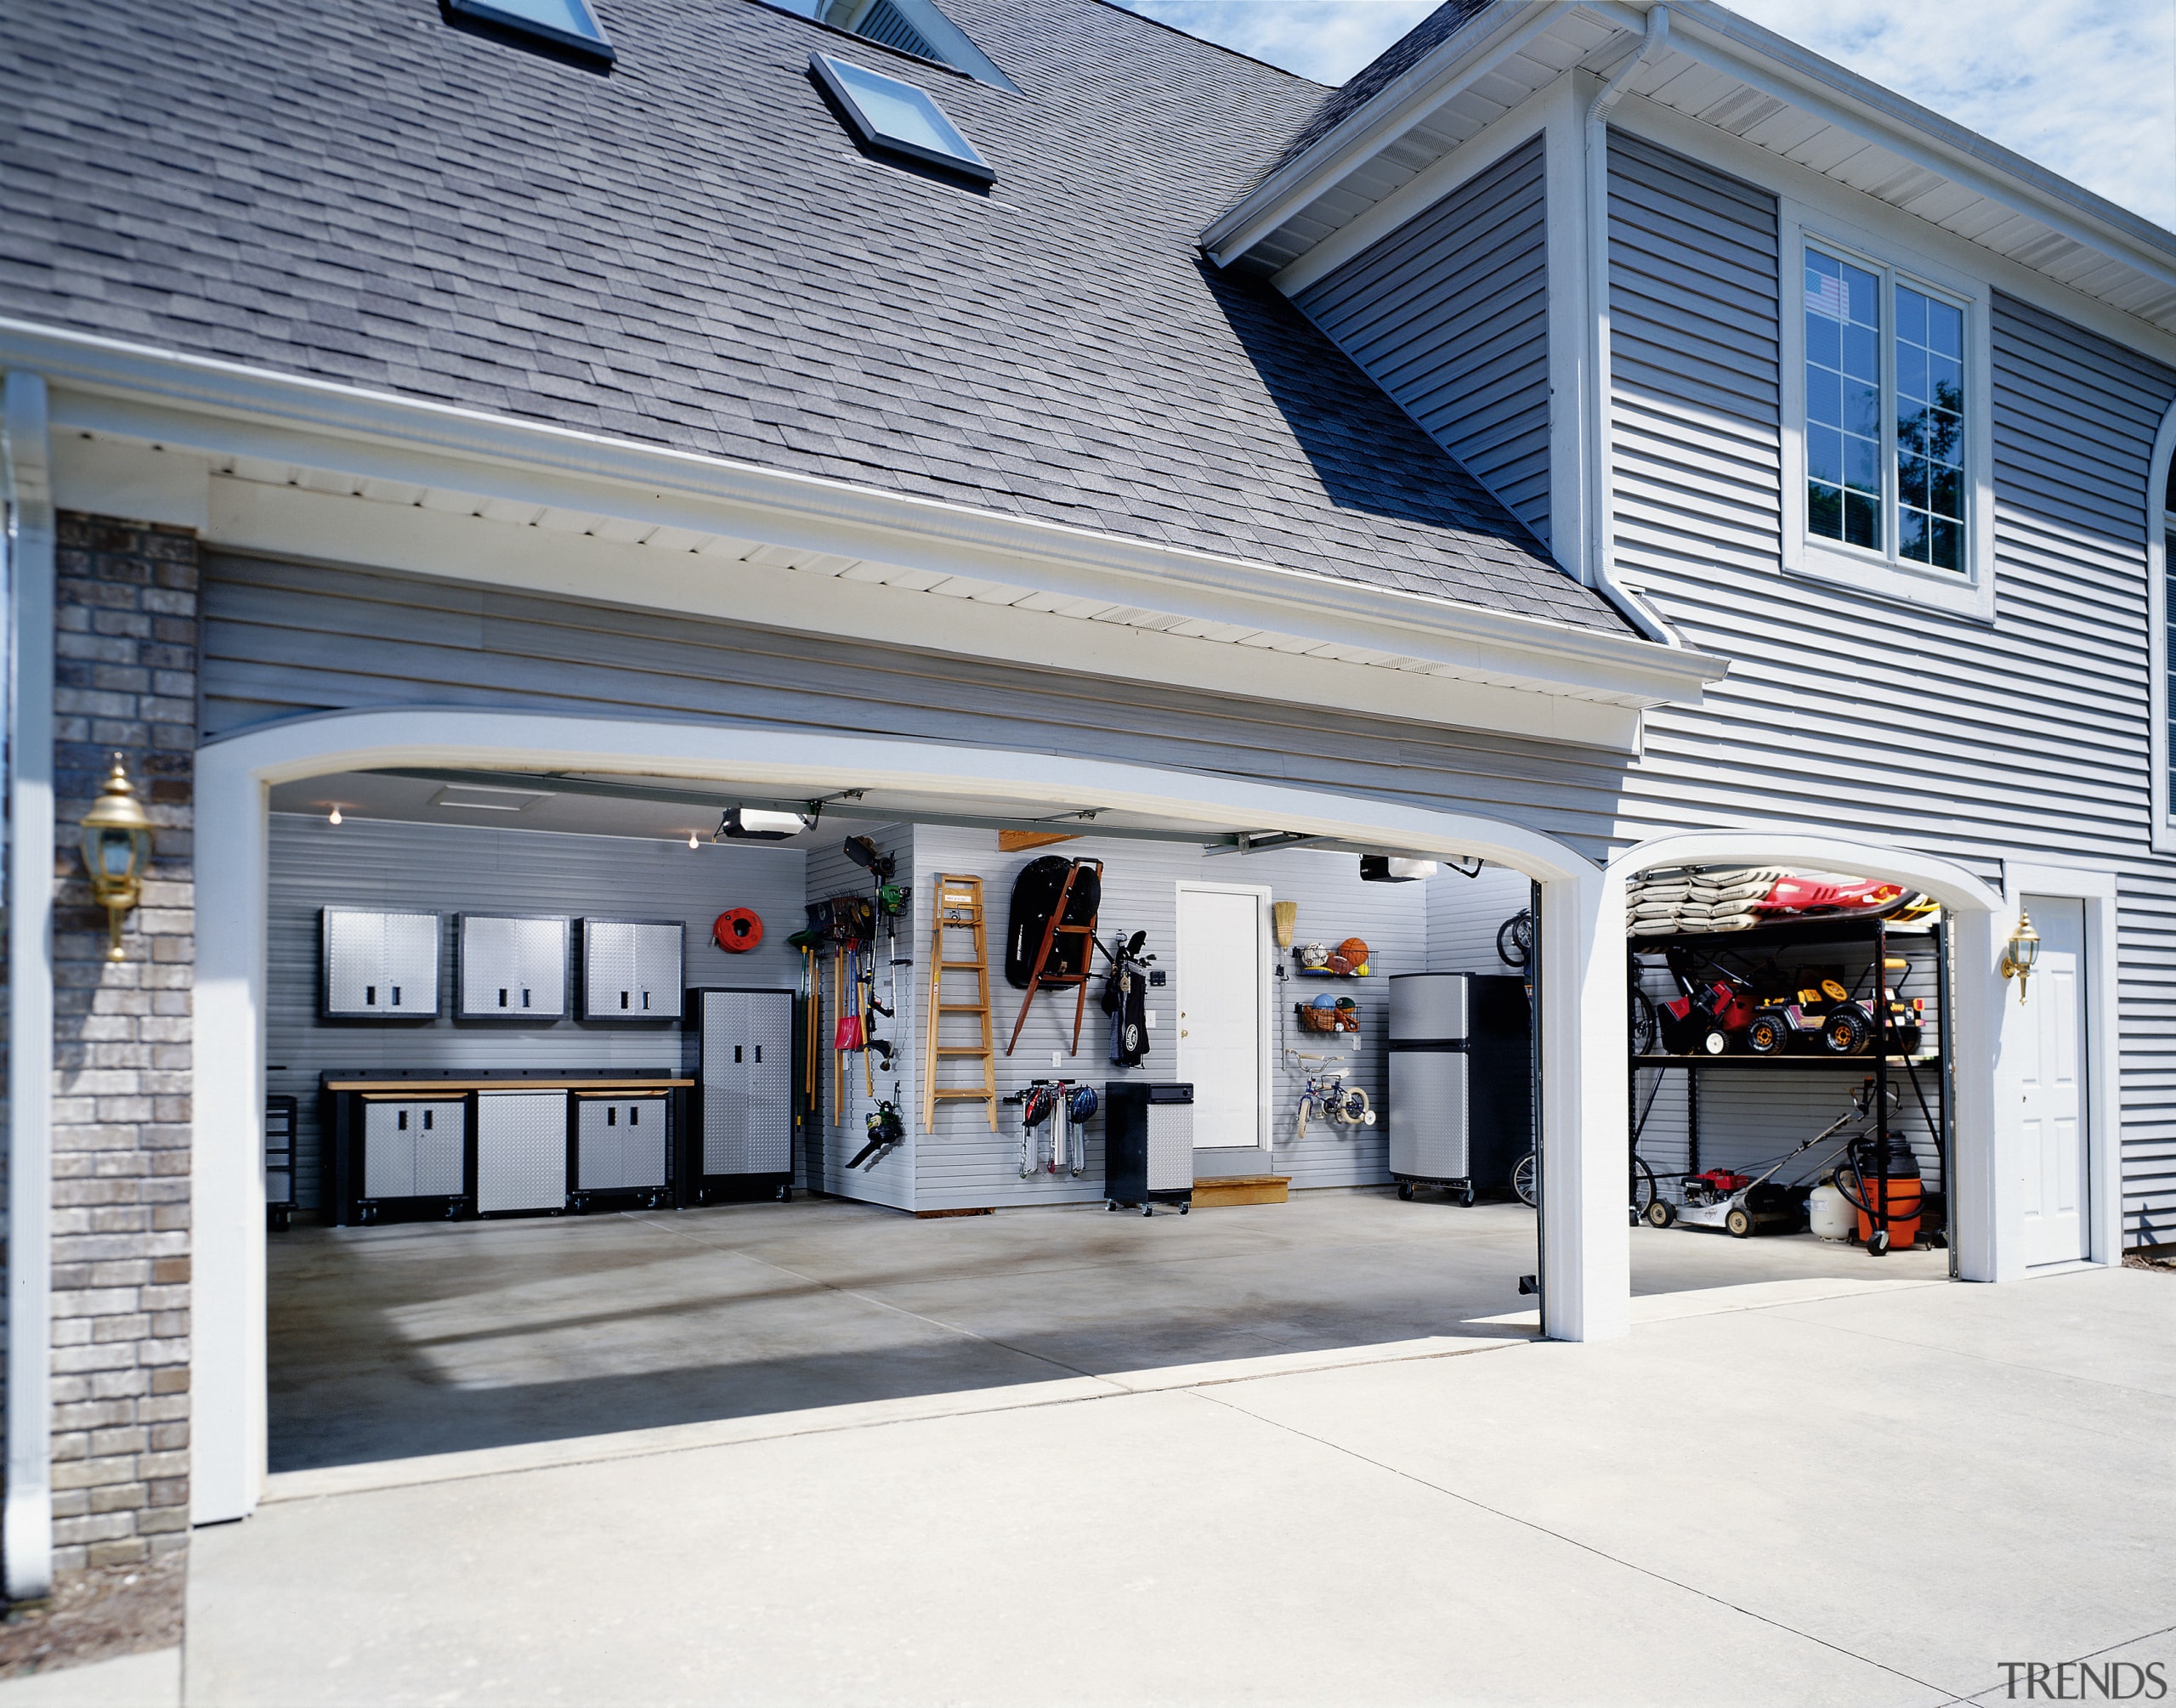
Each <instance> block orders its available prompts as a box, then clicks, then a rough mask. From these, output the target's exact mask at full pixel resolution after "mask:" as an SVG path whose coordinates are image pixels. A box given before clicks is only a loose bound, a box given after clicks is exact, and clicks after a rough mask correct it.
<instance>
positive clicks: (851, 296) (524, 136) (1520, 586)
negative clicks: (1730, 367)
mask: <svg viewBox="0 0 2176 1708" xmlns="http://www.w3.org/2000/svg"><path fill="white" fill-rule="evenodd" d="M948 9H949V10H950V11H951V12H952V14H953V15H954V16H955V18H956V19H957V20H958V21H959V22H960V24H961V26H962V27H963V28H965V29H966V31H968V32H969V33H970V34H971V35H972V36H973V37H975V39H976V40H977V42H978V43H979V44H980V45H981V46H982V48H983V50H984V51H985V52H987V53H989V54H990V55H991V56H992V57H993V58H994V59H996V60H997V62H998V63H999V64H1000V65H1003V66H1004V67H1005V69H1006V72H1007V73H1008V74H1009V75H1010V76H1012V78H1013V79H1014V80H1015V81H1016V82H1017V83H1018V84H1019V85H1020V87H1021V88H1022V89H1023V91H1024V93H1022V94H1018V95H1014V94H1009V93H1004V92H1002V91H1000V90H996V89H993V88H988V87H986V86H984V85H983V84H979V83H977V82H972V81H970V80H968V79H966V78H965V77H961V76H954V75H952V74H950V73H949V72H946V71H942V70H939V69H938V68H934V67H932V66H930V65H926V64H924V63H923V62H921V61H918V60H915V59H909V58H906V57H904V56H900V55H896V54H892V53H890V52H888V51H887V50H886V49H884V48H879V47H876V46H875V45H874V44H871V43H865V42H859V41H853V40H849V39H847V38H845V37H841V36H839V35H837V34H836V33H835V32H832V31H825V30H824V29H822V28H820V27H819V26H817V25H812V24H809V23H808V22H806V21H804V20H801V19H799V18H797V17H794V16H792V15H791V14H784V13H780V12H778V11H774V10H772V9H770V8H768V7H765V6H762V5H759V4H757V3H755V0H598V14H599V16H600V18H601V20H602V22H603V23H604V28H605V30H606V31H607V33H608V34H609V36H610V37H611V38H612V40H613V42H614V44H615V46H616V47H617V48H618V49H619V53H620V59H619V63H618V65H617V66H616V67H615V69H614V70H613V71H612V72H611V73H610V75H609V76H606V75H603V74H601V73H598V72H595V71H587V70H583V69H580V68H578V67H576V66H575V65H572V64H569V63H564V62H561V61H558V60H555V59H551V58H548V57H546V56H544V55H541V54H536V53H533V52H529V51H525V50H524V49H521V48H516V47H512V46H509V45H507V44H506V43H505V42H501V41H498V40H494V39H490V38H487V37H482V36H479V35H477V34H474V33H472V32H469V31H463V30H460V29H456V28H453V27H450V26H449V25H447V24H445V22H444V21H442V20H441V18H440V15H439V10H438V8H437V7H436V6H435V5H434V4H433V3H432V0H343V3H342V4H340V5H338V6H321V5H297V4H294V3H292V0H99V3H97V4H95V5H85V4H82V3H81V0H14V3H13V4H11V5H9V6H8V7H6V8H0V77H4V79H5V81H6V82H7V85H8V88H9V89H10V91H11V99H10V100H9V101H8V103H7V105H8V108H9V109H10V111H9V113H8V115H7V116H5V117H0V314H8V315H12V316H15V317H19V318H22V319H26V320H37V321H42V322H45V323H48V324H54V325H65V326H70V327H77V328H83V329H88V330H91V331H97V332H100V333H103V334H105V335H108V336H111V337H120V338H124V339H131V340H137V341H141V342H152V343H157V344H163V345H171V346H174V347H178V348H181V349H184V350H187V351H190V352H193V353H201V354H206V355H210V356H216V357H221V358H225V359H233V360H237V361H242V362H246V363H251V364H255V365H262V366H264V367H268V368H271V369H275V370H281V371H285V372H290V373H296V374H305V375H311V376H320V377H325V378H330V379H335V380H339V381H343V382H350V383H354V384H358V385H362V386H366V387H379V388H383V389H388V390H391V391H394V392H398V393H405V394H407V395H410V396H413V397H419V398H428V399H439V400H443V401H445V402H449V403H455V404H463V405H467V406H470V407H474V408H479V409H484V410H494V411H500V412H503V413H505V414H507V415H509V416H520V417H528V418H532V419H539V420H547V421H554V422H558V423H561V424H564V425H569V426H573V427H581V428H585V429H589V430H594V431H598V432H603V433H613V434H618V435H622V436H625V437H626V438H632V439H638V440H644V441H650V442H655V443H660V444H670V445H672V446H676V447H679V448H683V449H687V450H696V451H700V452H706V453H712V454H716V455H723V456H728V457H733V458H737V459H742V460H745V461H751V462H755V463H758V464H762V465H766V466H768V467H779V468H785V469H791V470H794V471H796V472H807V473H810V474H816V475H822V476H828V477H831V478H838V479H842V480H847V481H852V482H856V483H859V484H864V485H868V486H871V487H879V488H884V489H892V490H896V491H900V492H905V493H912V494H916V495H926V496H928V497H932V498H938V499H943V500H947V501H954V502H958V503H963V504H968V505H972V506H978V507H982V508H985V509H990V510H997V511H1003V512H1012V513H1014V514H1017V515H1020V516H1023V517H1034V518H1040V519H1045V520H1049V521H1054V522H1060V523H1074V524H1078V525H1080V526H1084V527H1087V528H1091V529H1102V530H1107V531H1108V532H1111V533H1114V534H1123V535H1127V536H1130V537H1136V538H1142V539H1146V540H1152V541H1157V542H1162V543H1166V544H1170V545H1175V546H1185V547H1189V548H1194V549H1199V550H1204V551H1215V552H1224V553H1230V554H1235V555H1238V556H1241V557H1248V558H1252V559H1255V560H1260V561H1266V562H1269V563H1276V564H1278V565H1282V566H1283V567H1286V568H1296V569H1302V570H1307V571H1312V572H1314V573H1317V574H1323V575H1328V576H1334V577H1340V578H1345V579H1349V580H1355V581H1363V582H1368V583H1373V584H1378V585H1391V586H1397V587H1402V588H1407V589H1411V590H1414V591H1421V592H1426V593H1431V594H1436V595H1441V596H1444V597H1450V598H1453V599H1456V600H1458V601H1460V602H1465V603H1469V604H1473V605H1478V606H1482V607H1487V608H1493V609H1496V610H1502V611H1510V612H1516V613H1521V614H1530V615H1533V616H1539V617H1544V618H1550V619H1555V620H1557V621H1560V622H1562V623H1566V624H1570V625H1576V626H1578V627H1582V628H1587V629H1593V630H1601V631H1613V632H1625V625H1624V623H1623V619H1621V618H1620V617H1619V616H1618V614H1617V613H1615V612H1614V611H1613V610H1612V608H1610V607H1608V606H1607V605H1606V603H1605V602H1602V601H1601V599H1599V598H1598V597H1596V596H1595V594H1594V593H1592V592H1591V591H1589V590H1587V589H1584V588H1582V587H1580V586H1578V585H1577V584H1576V583H1574V582H1573V581H1572V580H1570V579H1569V578H1568V577H1567V576H1566V575H1564V574H1562V573H1561V572H1560V571H1559V570H1558V569H1556V568H1555V566H1554V565H1552V564H1551V563H1550V562H1549V561H1548V560H1547V558H1546V557H1545V556H1544V554H1543V552H1542V551H1541V549H1540V548H1539V546H1538V545H1537V544H1536V543H1535V542H1534V541H1533V539H1532V537H1531V536H1530V535H1528V534H1527V533H1526V532H1525V530H1524V529H1522V528H1521V526H1520V525H1519V524H1518V523H1516V521H1514V520H1513V519H1512V518H1511V517H1510V515H1509V513H1508V512H1505V511H1504V508H1503V506H1501V505H1500V504H1499V503H1497V502H1496V501H1495V500H1494V499H1493V497H1492V496H1491V495H1489V494H1487V492H1486V491H1485V490H1483V489H1482V488H1481V487H1480V486H1479V485H1478V484H1476V482H1474V481H1473V480H1472V479H1471V478H1470V477H1469V476H1468V475H1467V474H1466V473H1465V471H1464V470H1463V469H1461V468H1460V467H1458V465H1457V464H1456V463H1454V462H1453V461H1451V460H1450V459H1449V458H1448V456H1447V455H1445V454H1444V453H1443V452H1442V450H1439V449H1438V448H1437V447H1436V444H1434V442H1433V441H1431V439H1429V438H1427V437H1426V436H1425V434H1424V433H1421V432H1420V430H1419V428H1418V427H1415V426H1414V424H1413V423H1412V422H1411V421H1409V420H1408V418H1407V417H1406V416H1404V415H1403V414H1402V413H1401V412H1400V411H1399V410H1397V408H1396V407H1395V406H1394V405H1393V404H1391V403H1390V401H1389V400H1388V399H1385V397H1384V396H1383V395H1382V394H1381V393H1380V392H1379V391H1378V390H1377V389H1376V388H1375V387H1374V386H1373V385H1372V384H1371V383H1370V382H1368V380H1367V379H1366V378H1365V377H1364V376H1362V375H1361V374H1360V373H1359V371H1358V370H1357V369H1355V368H1354V367H1353V366H1352V365H1351V364H1350V363H1349V362H1348V361H1346V359H1345V358H1344V357H1343V356H1342V355H1340V353H1338V352H1337V351H1336V350H1335V349H1334V347H1332V346H1330V345H1329V343H1328V342H1326V341H1325V340H1324V339H1323V337H1321V335H1320V334H1319V333H1317V331H1315V330H1314V329H1313V328H1312V326H1311V325H1308V323H1307V322H1306V320H1304V319H1302V318H1301V317H1300V315H1299V314H1298V313H1297V312H1296V311H1295V310H1294V309H1293V308H1291V307H1290V306H1289V304H1287V303H1284V302H1283V299H1282V298H1280V297H1276V296H1275V295H1274V293H1272V292H1269V291H1266V289H1265V288H1264V287H1261V286H1253V285H1249V284H1246V283H1244V282H1242V281H1239V280H1233V279H1230V278H1227V277H1224V276H1221V275H1219V274H1216V273H1215V270H1214V269H1211V268H1210V267H1208V266H1207V265H1206V263H1204V262H1203V261H1202V260H1201V258H1200V257H1199V256H1198V253H1197V252H1196V251H1195V249H1194V247H1193V234H1194V233H1196V232H1198V230H1199V229H1201V227H1202V225H1203V224H1204V223H1205V222H1206V221H1207V220H1208V219H1209V218H1210V217H1211V216H1212V215H1213V214H1215V212H1217V210H1218V209H1220V208H1221V207H1222V206H1226V205H1227V204H1228V203H1229V202H1230V201H1232V200H1233V199H1234V198H1235V197H1236V196H1237V195H1238V194H1239V192H1240V191H1241V190H1243V189H1244V188H1245V187H1246V186H1247V185H1248V184H1251V183H1253V182H1255V180H1256V179H1257V178H1259V177H1260V176H1261V172H1262V170H1263V167H1264V166H1265V164H1266V162H1267V161H1269V160H1270V159H1271V158H1272V157H1273V156H1275V155H1276V154H1277V153H1278V150H1280V149H1282V148H1283V146H1284V144H1285V143H1286V141H1287V140H1288V139H1289V138H1291V137H1292V136H1293V135H1294V133H1295V131H1297V130H1298V129H1299V127H1300V126H1302V125H1303V124H1304V123H1306V121H1307V119H1308V117H1309V116H1310V115H1311V114H1312V113H1313V112H1315V111H1316V110H1317V108H1318V107H1319V105H1321V102H1322V99H1323V91H1322V89H1321V88H1320V87H1319V86H1317V85H1315V84H1312V83H1309V82H1306V81H1304V80H1303V79H1300V78H1297V77H1293V76H1288V75H1286V74H1284V73H1283V72H1279V71H1273V70H1272V69H1271V68H1269V67H1267V66H1264V65H1259V64H1257V63H1255V62H1254V61H1252V60H1249V59H1244V58H1242V57H1240V56H1238V55H1237V54H1229V53H1227V52H1225V51H1223V50H1221V49H1220V48H1214V47H1211V46H1210V45H1208V44H1206V43H1204V42H1196V41H1194V40H1193V39H1192V38H1190V37H1186V36H1183V35H1180V34H1178V33H1176V32H1175V31H1170V30H1167V29H1164V28H1163V27H1161V26H1159V25H1154V24H1153V23H1151V22H1149V21H1148V20H1145V19H1142V18H1139V17H1137V16H1136V15H1134V14H1131V13H1130V12H1127V11H1125V10H1123V9H1120V8H1117V7H1114V6H1109V5H1106V4H1102V3H1100V0H956V3H955V4H953V5H952V6H950V7H949V8H948ZM811 48H823V49H825V51H827V52H830V53H834V54H841V55H842V56H844V57H847V58H849V59H857V60H859V62H861V63H863V64H864V65H870V66H872V67H875V68H876V69H879V70H882V71H888V72H891V73H893V74H895V75H900V76H907V77H909V78H910V79H911V80H912V81H914V82H917V83H919V84H920V85H921V87H923V88H926V89H928V90H929V91H930V92H931V93H933V94H935V95H936V96H937V98H938V100H939V101H940V102H941V103H942V104H943V105H944V107H945V108H946V110H948V111H949V113H950V115H951V116H952V118H953V120H954V122H955V123H956V124H958V125H959V126H960V127H961V129H962V130H963V131H964V132H965V133H966V135H967V136H968V138H969V139H971V140H972V142H973V143H974V144H975V146H976V147H977V148H978V149H979V150H981V151H982V152H983V155H984V156H987V157H988V158H989V161H991V162H992V163H993V164H994V165H995V167H996V168H997V171H998V174H999V176H998V182H997V184H996V185H995V189H994V190H993V191H992V192H991V193H990V194H989V195H979V194H977V193H975V192H973V191H972V190H971V189H966V188H963V187H961V186H960V185H958V184H953V183H949V182H945V181H943V180H942V179H941V178H939V177H938V176H937V175H935V174H933V173H932V174H923V173H919V172H915V171H912V170H906V169H902V168H900V167H896V166H893V165H890V164H887V163H884V162H882V161H877V160H873V159H870V158H868V157H865V156H863V155H861V154H859V153H858V152H857V151H856V150H855V148H854V147H853V144H852V143H851V142H850V141H849V140H848V139H847V135H846V133H845V132H844V131H843V130H842V127H841V126H840V125H839V124H838V122H836V120H835V119H834V118H833V117H832V116H831V115H830V112H829V110H827V109H826V107H825V101H824V98H823V97H822V96H821V95H820V94H819V92H818V90H817V88H816V87H815V86H814V84H813V81H812V80H811V78H810V77H809V76H808V69H807V67H808V54H809V51H810V49H811Z"/></svg>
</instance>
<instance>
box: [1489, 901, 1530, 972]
mask: <svg viewBox="0 0 2176 1708" xmlns="http://www.w3.org/2000/svg"><path fill="white" fill-rule="evenodd" d="M1496 959H1498V960H1499V961H1501V962H1503V964H1504V965H1505V966H1507V967H1522V966H1524V965H1526V964H1527V962H1528V961H1530V960H1532V959H1533V911H1532V910H1531V909H1530V908H1520V909H1519V911H1518V912H1517V913H1514V914H1512V915H1511V917H1510V919H1506V920H1504V923H1503V924H1502V925H1499V926H1497V928H1496Z"/></svg>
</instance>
